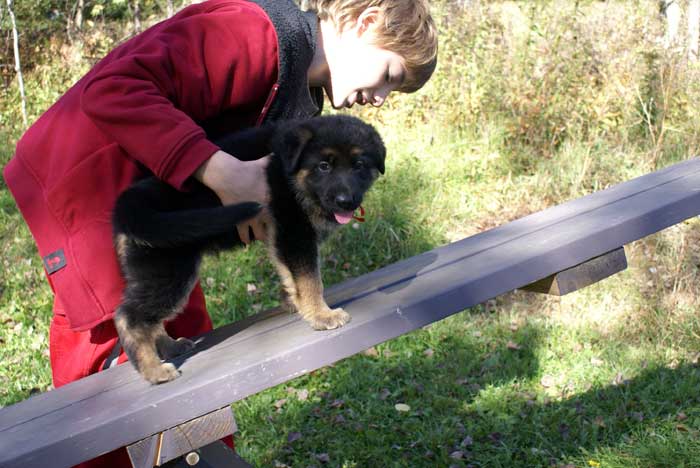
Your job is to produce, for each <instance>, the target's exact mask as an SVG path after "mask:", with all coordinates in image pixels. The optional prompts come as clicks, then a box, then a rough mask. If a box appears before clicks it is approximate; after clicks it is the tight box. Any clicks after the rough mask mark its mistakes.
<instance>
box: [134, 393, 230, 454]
mask: <svg viewBox="0 0 700 468" xmlns="http://www.w3.org/2000/svg"><path fill="white" fill-rule="evenodd" d="M236 430H237V427H236V421H235V419H234V418H233V412H232V411H231V408H230V406H228V405H227V406H226V407H224V408H221V409H219V410H217V411H214V412H212V413H209V414H206V415H204V416H200V417H199V418H195V419H193V420H191V421H187V422H185V423H182V424H180V425H178V426H175V427H173V428H170V429H168V430H167V431H164V432H161V433H159V434H155V435H153V436H150V437H147V438H145V439H143V440H140V441H138V442H136V443H134V444H131V445H129V446H128V447H127V448H126V449H127V452H128V453H129V458H131V464H132V465H133V466H134V468H150V467H152V466H160V465H163V464H164V463H166V462H168V461H170V460H173V459H175V458H177V457H179V456H182V455H185V454H187V453H189V452H192V451H194V450H196V449H198V448H200V447H204V446H205V445H208V444H210V443H212V442H215V441H217V440H219V439H221V438H223V437H226V436H228V435H231V434H233V433H234V432H236Z"/></svg>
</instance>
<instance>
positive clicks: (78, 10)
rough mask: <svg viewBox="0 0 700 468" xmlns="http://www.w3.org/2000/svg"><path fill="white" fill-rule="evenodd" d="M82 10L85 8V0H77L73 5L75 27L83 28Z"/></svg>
mask: <svg viewBox="0 0 700 468" xmlns="http://www.w3.org/2000/svg"><path fill="white" fill-rule="evenodd" d="M83 10H85V0H78V1H77V3H76V7H75V29H77V30H78V31H80V30H81V29H83Z"/></svg>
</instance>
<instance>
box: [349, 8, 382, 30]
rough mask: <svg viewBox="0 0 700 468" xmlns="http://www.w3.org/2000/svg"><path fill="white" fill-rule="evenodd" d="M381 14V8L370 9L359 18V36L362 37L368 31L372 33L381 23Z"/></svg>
mask: <svg viewBox="0 0 700 468" xmlns="http://www.w3.org/2000/svg"><path fill="white" fill-rule="evenodd" d="M380 18H381V12H380V10H379V7H368V8H365V10H364V11H363V12H362V13H360V16H358V17H357V23H355V24H356V26H357V35H358V36H361V35H362V34H364V33H366V32H367V31H371V30H372V29H373V28H374V27H376V25H377V24H378V23H379V20H380Z"/></svg>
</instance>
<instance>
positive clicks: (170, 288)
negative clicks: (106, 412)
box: [113, 116, 386, 384]
mask: <svg viewBox="0 0 700 468" xmlns="http://www.w3.org/2000/svg"><path fill="white" fill-rule="evenodd" d="M217 144H218V145H219V146H220V147H221V149H223V150H224V151H226V152H228V153H230V154H232V155H234V156H236V157H237V158H239V159H242V160H252V159H257V158H260V157H262V156H264V155H266V154H270V153H272V156H271V158H270V163H269V165H268V167H267V172H266V174H267V182H268V184H269V186H270V205H269V210H270V215H271V225H268V232H267V236H268V239H267V244H268V245H267V246H268V250H269V254H270V258H271V259H272V262H273V264H274V265H275V266H276V268H277V272H278V273H279V276H280V277H281V280H282V289H283V291H282V306H283V307H284V308H285V309H287V310H290V311H296V312H299V313H300V314H301V316H302V317H303V318H304V319H305V320H307V321H308V322H309V323H310V324H311V326H312V327H313V328H315V329H318V330H324V329H332V328H336V327H339V326H342V325H343V324H345V323H346V322H348V321H349V320H350V316H349V315H348V314H347V313H346V312H345V311H343V310H342V309H331V308H330V307H328V305H327V304H326V302H325V300H324V298H323V283H322V282H321V276H320V271H319V244H320V242H321V241H322V240H323V239H324V238H325V237H326V236H327V234H328V233H330V232H331V231H332V230H333V229H335V228H337V227H338V226H339V225H341V224H346V223H348V222H349V221H350V220H351V219H352V216H353V212H354V211H355V210H356V209H357V208H358V207H360V203H361V202H362V198H363V196H364V194H365V192H366V191H367V189H369V187H370V186H371V185H372V183H373V182H374V180H375V179H376V178H377V177H378V176H379V174H383V173H384V158H385V154H386V151H385V148H384V144H383V142H382V140H381V137H380V136H379V134H378V133H377V132H376V130H375V129H374V128H373V127H371V126H370V125H368V124H366V123H364V122H362V121H361V120H359V119H356V118H354V117H348V116H326V117H316V118H314V119H311V120H307V121H303V122H288V123H283V124H278V125H275V126H268V127H262V128H255V129H250V130H246V131H243V132H239V133H235V134H231V135H229V136H227V137H225V138H224V139H222V140H219V141H217ZM193 184H194V188H193V190H191V191H190V192H186V193H185V192H179V191H177V190H175V189H174V188H172V187H171V186H169V185H167V184H166V183H164V182H162V181H160V180H158V179H156V178H155V177H149V178H146V179H142V180H140V181H137V182H136V183H135V184H134V185H132V186H131V187H129V188H128V189H127V190H126V191H125V192H123V193H122V194H121V195H120V197H119V198H118V200H117V203H116V206H115V209H114V213H113V227H114V243H115V247H116V251H117V255H118V258H119V261H120V265H121V269H122V273H123V274H124V277H125V279H126V288H125V290H124V295H123V300H122V303H121V305H120V306H119V307H118V309H117V311H116V314H115V317H114V322H115V324H116V328H117V331H118V333H119V339H120V341H121V345H122V347H123V348H124V351H125V352H126V354H127V356H128V357H129V360H130V361H131V363H132V364H133V365H134V366H135V367H136V369H137V370H138V371H139V372H140V373H141V375H143V376H144V378H146V380H148V381H149V382H151V383H154V384H156V383H161V382H167V381H170V380H172V379H174V378H176V377H177V376H178V375H179V373H178V371H177V369H176V368H175V366H174V365H173V364H170V363H162V362H161V358H163V359H169V358H171V357H174V356H176V355H178V354H181V353H183V352H186V351H188V350H190V349H192V347H193V346H194V344H193V343H192V341H190V340H188V339H185V338H178V339H177V340H174V339H172V338H170V337H169V336H168V335H167V333H166V332H165V329H164V328H163V322H164V321H165V320H170V319H172V318H174V317H175V316H176V315H177V314H178V313H179V312H180V311H181V310H182V309H183V307H184V306H185V304H186V303H187V300H188V297H189V294H190V292H191V291H192V288H193V287H194V285H195V283H196V281H197V277H198V271H199V265H200V262H201V258H202V255H203V254H204V253H207V252H218V251H220V250H222V249H229V248H233V247H236V246H240V245H243V244H242V242H241V240H240V238H239V236H238V233H237V231H236V228H235V225H236V224H237V223H240V222H242V221H245V220H246V219H249V218H251V217H253V216H255V215H256V214H257V213H258V212H259V211H260V209H261V207H260V205H258V204H257V203H241V204H236V205H229V206H222V205H221V202H220V200H219V198H218V197H217V196H216V194H214V192H212V191H211V190H209V189H208V188H206V187H205V186H204V185H202V184H200V183H198V182H196V181H193Z"/></svg>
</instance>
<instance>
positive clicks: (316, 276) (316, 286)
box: [268, 229, 350, 330]
mask: <svg viewBox="0 0 700 468" xmlns="http://www.w3.org/2000/svg"><path fill="white" fill-rule="evenodd" d="M275 234H276V233H275V230H274V229H270V230H269V232H268V253H269V256H270V260H271V261H272V264H273V265H274V266H275V269H276V270H277V274H278V275H279V277H280V280H281V282H282V301H281V302H282V308H283V309H285V310H287V311H288V312H298V313H299V315H301V316H302V318H303V319H304V320H306V321H307V322H309V323H310V324H311V326H312V327H313V328H315V329H316V330H329V329H332V328H338V327H340V326H342V325H344V324H346V323H347V322H349V321H350V315H349V314H348V313H346V312H345V311H344V310H343V309H331V308H330V307H329V306H328V304H327V303H326V300H325V298H324V297H323V282H322V280H321V275H320V266H319V265H316V266H315V268H313V269H312V271H305V272H302V273H301V274H297V275H296V276H293V275H292V272H291V271H289V268H287V266H286V265H285V264H284V263H282V261H280V259H279V256H278V255H277V251H276V249H275V247H274V246H275Z"/></svg>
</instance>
